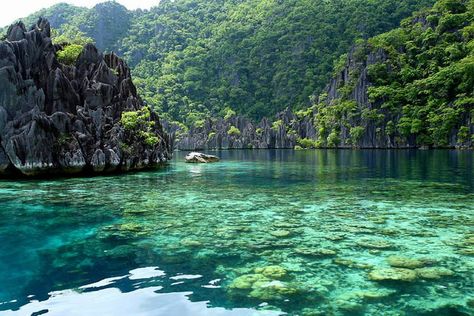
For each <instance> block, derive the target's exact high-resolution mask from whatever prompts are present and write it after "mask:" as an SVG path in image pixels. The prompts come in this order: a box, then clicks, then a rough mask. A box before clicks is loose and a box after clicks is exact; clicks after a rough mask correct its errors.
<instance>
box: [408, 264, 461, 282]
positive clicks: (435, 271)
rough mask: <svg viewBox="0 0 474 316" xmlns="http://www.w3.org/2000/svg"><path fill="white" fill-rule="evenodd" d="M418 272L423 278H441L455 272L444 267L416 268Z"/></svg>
mask: <svg viewBox="0 0 474 316" xmlns="http://www.w3.org/2000/svg"><path fill="white" fill-rule="evenodd" d="M415 272H416V274H417V275H418V276H419V277H420V278H422V279H434V280H436V279H441V278H442V277H446V276H452V275H454V272H453V271H452V270H449V269H447V268H443V267H427V268H420V269H415Z"/></svg>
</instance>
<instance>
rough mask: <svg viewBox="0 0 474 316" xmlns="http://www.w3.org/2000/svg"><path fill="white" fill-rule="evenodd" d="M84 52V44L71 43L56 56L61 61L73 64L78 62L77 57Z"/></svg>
mask: <svg viewBox="0 0 474 316" xmlns="http://www.w3.org/2000/svg"><path fill="white" fill-rule="evenodd" d="M81 52H82V46H81V45H77V44H70V45H67V46H66V47H64V48H63V49H62V50H60V51H58V52H57V53H56V57H57V58H58V61H59V62H60V63H63V64H66V65H72V64H74V63H75V62H76V60H77V57H79V55H80V54H81Z"/></svg>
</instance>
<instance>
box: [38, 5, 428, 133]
mask: <svg viewBox="0 0 474 316" xmlns="http://www.w3.org/2000/svg"><path fill="white" fill-rule="evenodd" d="M433 1H434V0H403V1H400V0H372V1H366V0H332V1H326V0H288V1H277V0H216V1H207V0H176V1H172V0H162V1H160V3H159V5H158V6H156V7H154V8H152V9H151V10H147V11H142V10H138V11H133V12H132V11H127V10H126V9H125V8H124V7H123V6H121V5H120V4H117V3H115V2H108V3H104V4H100V5H97V6H96V7H94V8H93V9H83V8H82V9H77V14H74V12H73V11H74V10H72V9H71V7H70V6H69V7H67V9H66V8H63V13H61V18H60V17H59V14H60V13H59V10H58V6H55V7H52V8H51V9H50V10H43V12H42V13H41V14H42V15H44V16H46V17H47V18H49V19H52V20H54V21H55V22H54V23H52V26H53V27H56V28H59V31H60V32H67V31H68V29H70V28H71V27H72V28H76V29H79V30H81V31H82V32H84V33H85V34H86V35H87V36H89V37H92V38H93V39H94V40H95V42H96V44H97V46H98V47H99V48H101V49H105V50H116V51H118V52H119V54H121V55H122V56H124V57H125V58H126V59H127V61H128V62H129V64H130V65H131V66H132V68H133V75H134V78H135V82H136V84H137V86H138V89H139V92H140V94H141V95H142V96H143V97H144V99H145V100H146V101H147V102H148V104H149V105H150V106H153V107H155V108H157V110H158V111H160V112H161V113H164V114H165V117H168V118H170V119H174V120H179V121H182V122H185V123H186V124H187V125H189V126H192V125H195V123H196V122H198V121H200V120H202V119H203V118H204V117H207V116H208V115H220V116H224V115H226V114H227V109H228V108H230V109H232V110H233V111H235V112H236V113H237V114H246V115H249V116H251V117H253V118H260V117H262V116H271V115H272V114H274V113H276V112H277V111H280V110H282V109H283V108H285V107H287V106H290V107H292V108H302V107H304V106H305V105H307V104H308V103H309V100H310V96H311V95H313V94H314V93H319V92H320V91H322V89H323V88H324V86H325V85H326V83H327V80H328V79H329V78H330V75H331V73H332V71H333V65H334V64H335V63H336V64H337V61H338V60H339V59H338V57H339V56H340V55H341V54H342V53H344V52H346V51H347V50H348V48H349V47H350V46H351V45H352V43H353V42H354V40H356V39H358V38H363V39H364V38H369V37H371V36H373V35H376V34H380V33H382V32H384V31H388V30H390V29H392V28H393V27H396V26H397V25H398V24H399V22H400V20H401V19H402V18H404V17H406V16H408V15H409V14H410V13H411V12H412V11H414V10H417V9H420V8H422V7H426V6H429V5H431V4H432V3H433ZM62 6H65V5H62ZM37 15H38V14H35V15H33V16H35V17H36V16H37ZM65 17H67V19H65ZM29 19H30V20H31V19H32V18H29ZM61 19H62V20H61ZM60 20H61V21H62V22H64V21H66V20H67V21H68V23H67V24H65V23H57V22H58V21H60ZM114 21H115V22H114Z"/></svg>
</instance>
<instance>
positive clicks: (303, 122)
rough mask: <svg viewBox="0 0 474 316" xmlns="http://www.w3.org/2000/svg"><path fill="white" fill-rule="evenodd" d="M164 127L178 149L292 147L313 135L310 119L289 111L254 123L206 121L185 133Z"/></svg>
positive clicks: (211, 119) (232, 120) (234, 117)
mask: <svg viewBox="0 0 474 316" xmlns="http://www.w3.org/2000/svg"><path fill="white" fill-rule="evenodd" d="M167 128H168V131H169V132H170V133H171V134H172V135H174V142H175V148H176V149H179V150H205V149H244V148H253V149H269V148H274V149H276V148H294V147H295V145H296V144H297V140H298V139H299V138H313V137H315V135H316V130H315V128H314V126H313V124H312V123H311V119H310V118H298V117H297V116H296V115H295V114H294V113H293V112H292V111H291V110H289V109H286V110H285V111H283V112H281V113H279V114H277V115H276V117H275V118H274V120H273V121H270V120H268V119H266V118H264V119H263V120H262V121H260V122H259V123H257V124H255V123H253V122H252V121H251V120H249V119H247V118H245V117H241V116H233V117H231V118H228V119H223V118H217V119H216V118H209V119H207V120H206V121H205V122H204V124H203V126H200V127H193V128H191V129H190V130H189V131H186V132H183V131H181V130H179V128H178V127H177V126H173V125H171V126H168V127H167Z"/></svg>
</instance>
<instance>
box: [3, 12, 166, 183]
mask: <svg viewBox="0 0 474 316" xmlns="http://www.w3.org/2000/svg"><path fill="white" fill-rule="evenodd" d="M61 48H62V47H60V46H58V45H53V44H52V43H51V39H50V26H49V23H48V21H46V20H44V19H39V20H38V22H37V24H36V25H34V26H33V27H32V28H31V29H30V30H26V28H25V26H24V25H23V24H22V23H21V22H19V23H16V24H14V25H12V26H10V28H9V29H8V34H7V40H6V41H3V42H1V43H0V175H1V174H7V173H13V174H15V173H17V174H18V173H21V174H23V175H40V174H71V173H72V174H76V173H87V172H90V173H98V172H115V171H127V170H134V169H142V168H148V167H153V166H155V165H158V164H160V163H163V162H166V161H167V160H168V159H170V157H171V142H170V139H169V136H168V135H167V134H166V133H165V132H164V131H163V128H162V126H161V123H160V121H159V118H158V116H157V114H156V113H154V112H151V113H150V115H149V117H148V122H147V124H146V126H147V132H148V133H149V134H152V135H154V136H156V138H157V141H153V142H147V141H146V139H144V137H143V136H140V135H142V134H140V133H137V131H134V130H127V129H125V128H124V127H123V126H122V124H121V122H120V120H121V117H122V113H124V112H128V111H139V110H140V109H142V108H143V106H144V105H143V102H142V100H141V99H140V97H139V96H138V95H137V92H136V88H135V86H134V85H133V83H132V80H131V77H130V69H129V68H128V67H127V65H126V64H125V63H124V61H123V60H122V59H120V58H119V57H117V56H116V55H114V54H106V55H102V54H101V53H99V52H98V51H97V49H96V48H95V47H94V46H93V45H91V44H88V45H86V46H85V47H84V49H83V51H82V53H81V54H80V56H79V57H78V59H77V61H76V62H75V64H74V65H64V64H61V63H59V62H58V60H57V59H56V52H57V51H58V50H60V49H61ZM138 128H140V127H138Z"/></svg>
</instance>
